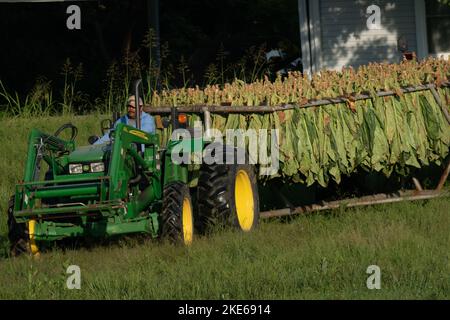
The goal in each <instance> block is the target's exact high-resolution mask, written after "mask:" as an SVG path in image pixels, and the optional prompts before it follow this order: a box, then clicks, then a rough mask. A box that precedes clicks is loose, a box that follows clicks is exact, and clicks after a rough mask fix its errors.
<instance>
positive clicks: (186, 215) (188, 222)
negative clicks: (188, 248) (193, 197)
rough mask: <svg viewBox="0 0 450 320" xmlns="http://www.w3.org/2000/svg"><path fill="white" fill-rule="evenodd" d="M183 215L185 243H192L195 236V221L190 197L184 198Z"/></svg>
mask: <svg viewBox="0 0 450 320" xmlns="http://www.w3.org/2000/svg"><path fill="white" fill-rule="evenodd" d="M182 215H183V216H182V224H183V241H184V244H186V245H190V244H191V243H192V238H193V236H194V222H193V219H192V206H191V201H190V200H189V198H184V199H183V212H182Z"/></svg>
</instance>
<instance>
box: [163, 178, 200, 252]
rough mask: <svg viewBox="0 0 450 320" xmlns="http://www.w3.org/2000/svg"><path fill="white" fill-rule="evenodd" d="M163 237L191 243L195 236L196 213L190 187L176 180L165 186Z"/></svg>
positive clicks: (187, 243) (173, 240)
mask: <svg viewBox="0 0 450 320" xmlns="http://www.w3.org/2000/svg"><path fill="white" fill-rule="evenodd" d="M161 223H162V226H161V237H162V238H163V239H168V240H170V241H172V242H175V243H183V244H185V245H190V244H191V243H192V240H193V237H194V215H193V210H192V201H191V196H190V193H189V187H188V186H187V185H186V184H185V183H182V182H174V183H171V184H169V185H167V186H165V187H164V191H163V208H162V213H161Z"/></svg>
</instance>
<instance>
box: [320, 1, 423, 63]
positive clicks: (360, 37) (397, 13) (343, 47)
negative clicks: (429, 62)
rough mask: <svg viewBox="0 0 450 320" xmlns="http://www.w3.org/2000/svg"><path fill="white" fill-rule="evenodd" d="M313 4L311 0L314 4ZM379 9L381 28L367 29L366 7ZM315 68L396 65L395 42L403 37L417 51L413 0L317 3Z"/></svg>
mask: <svg viewBox="0 0 450 320" xmlns="http://www.w3.org/2000/svg"><path fill="white" fill-rule="evenodd" d="M314 2H315V1H314ZM373 4H375V5H378V6H379V7H380V9H381V29H380V30H369V29H368V27H367V18H368V17H369V15H368V14H367V13H366V11H367V8H368V7H369V6H370V5H373ZM316 6H319V8H318V9H319V16H320V57H319V59H320V61H319V69H322V68H327V69H340V68H342V67H343V66H354V67H357V66H359V65H361V64H367V63H369V62H382V61H388V62H398V61H399V59H400V53H399V51H398V48H397V41H398V38H399V37H400V36H404V37H405V38H406V40H407V42H408V47H409V50H410V51H417V44H416V38H417V37H416V22H415V10H414V0H396V1H386V0H378V1H376V0H372V1H367V0H337V1H336V0H334V1H333V0H320V1H319V3H318V4H316Z"/></svg>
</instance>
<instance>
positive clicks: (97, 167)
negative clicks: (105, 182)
mask: <svg viewBox="0 0 450 320" xmlns="http://www.w3.org/2000/svg"><path fill="white" fill-rule="evenodd" d="M103 171H105V164H104V163H103V162H93V163H91V172H103Z"/></svg>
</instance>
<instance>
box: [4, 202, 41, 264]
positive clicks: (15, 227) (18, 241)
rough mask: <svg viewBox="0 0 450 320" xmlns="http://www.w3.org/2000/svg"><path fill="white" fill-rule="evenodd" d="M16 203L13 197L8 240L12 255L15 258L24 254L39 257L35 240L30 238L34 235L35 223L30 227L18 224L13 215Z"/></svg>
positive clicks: (9, 216)
mask: <svg viewBox="0 0 450 320" xmlns="http://www.w3.org/2000/svg"><path fill="white" fill-rule="evenodd" d="M14 201H15V197H14V196H12V197H11V198H10V200H9V203H8V238H9V243H10V252H11V255H12V256H13V257H16V256H18V255H20V254H22V253H27V254H30V255H37V254H38V253H39V250H38V247H37V246H36V243H35V241H34V240H33V241H31V240H30V236H29V233H30V232H31V233H34V227H35V221H34V220H32V221H30V222H29V223H28V227H27V225H26V224H25V223H17V221H16V219H15V217H14V215H13V211H14ZM27 229H30V230H27Z"/></svg>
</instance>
